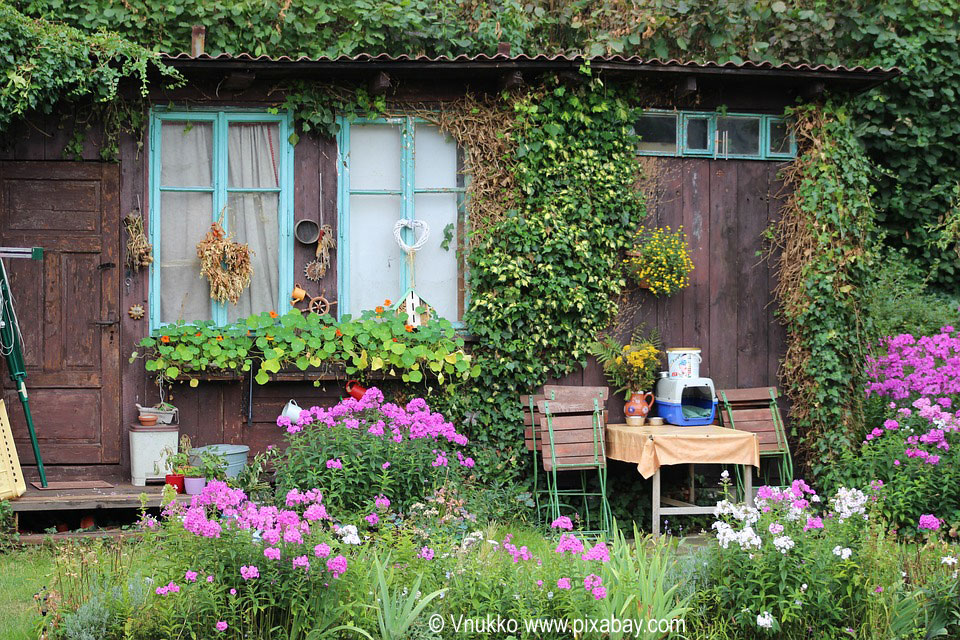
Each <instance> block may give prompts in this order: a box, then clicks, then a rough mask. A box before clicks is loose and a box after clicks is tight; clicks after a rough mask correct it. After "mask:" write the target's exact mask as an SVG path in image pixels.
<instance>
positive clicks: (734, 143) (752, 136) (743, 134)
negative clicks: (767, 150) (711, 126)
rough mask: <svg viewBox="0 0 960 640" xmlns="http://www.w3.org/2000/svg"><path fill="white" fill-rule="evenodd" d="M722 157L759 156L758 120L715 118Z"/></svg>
mask: <svg viewBox="0 0 960 640" xmlns="http://www.w3.org/2000/svg"><path fill="white" fill-rule="evenodd" d="M717 131H718V132H719V133H720V139H721V140H722V141H725V142H724V143H723V149H720V150H719V151H720V153H721V154H722V155H740V156H743V155H749V156H756V155H760V118H727V117H720V118H717Z"/></svg>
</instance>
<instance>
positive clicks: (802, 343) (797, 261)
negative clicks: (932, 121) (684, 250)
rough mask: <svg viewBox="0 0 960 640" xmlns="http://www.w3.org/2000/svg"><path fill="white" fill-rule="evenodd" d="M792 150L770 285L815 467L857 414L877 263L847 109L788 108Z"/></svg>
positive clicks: (846, 439) (793, 396)
mask: <svg viewBox="0 0 960 640" xmlns="http://www.w3.org/2000/svg"><path fill="white" fill-rule="evenodd" d="M794 115H795V116H796V119H797V123H796V127H795V131H796V136H797V143H798V146H799V153H800V157H799V158H798V159H797V161H796V162H794V164H792V165H791V166H790V168H789V170H788V171H787V172H786V176H785V178H786V182H787V185H788V186H789V187H790V188H791V189H792V192H791V193H790V196H789V199H788V201H787V203H786V204H785V205H784V206H783V209H782V212H781V218H780V220H779V221H778V222H777V223H775V225H774V227H773V228H772V240H773V244H774V246H775V247H776V248H777V249H779V251H780V255H779V257H778V259H777V267H778V279H779V282H778V283H777V288H776V294H777V298H778V300H779V302H780V309H779V314H780V317H781V319H782V321H783V322H784V325H785V327H786V331H787V337H788V345H787V352H786V355H785V356H784V360H783V365H782V366H783V370H782V378H783V381H784V386H785V387H786V391H787V394H788V395H789V397H790V401H791V404H792V407H791V412H790V418H791V426H792V429H793V430H794V432H795V434H797V435H799V439H800V443H801V446H802V448H803V449H804V450H805V451H804V453H806V455H807V462H808V464H809V467H810V469H811V470H812V472H813V473H814V474H815V475H819V474H821V473H823V472H824V471H825V470H826V469H828V468H829V467H830V466H831V465H834V464H836V459H837V456H838V455H839V453H840V452H841V451H843V450H844V449H847V448H850V447H851V446H852V445H853V442H854V438H855V437H856V433H855V432H856V430H857V429H858V428H859V426H860V425H861V424H862V422H863V417H862V411H863V407H862V398H863V395H862V393H861V389H863V385H864V383H865V377H864V372H863V363H864V360H865V357H866V345H867V342H868V340H869V338H870V337H871V336H872V333H871V330H870V318H868V317H866V316H865V314H864V313H863V310H864V308H865V307H866V305H867V301H868V297H867V296H868V294H869V293H870V292H871V288H870V283H871V282H872V280H873V272H874V269H875V267H876V263H877V258H876V256H877V251H878V246H879V245H878V234H879V232H878V229H877V226H876V220H875V218H876V214H875V211H874V207H873V204H872V201H871V196H872V195H873V187H872V183H871V177H872V171H871V166H870V163H869V161H868V160H867V158H866V156H865V155H864V153H863V149H862V147H861V146H860V143H859V141H858V140H857V138H856V137H855V135H854V131H853V126H852V124H853V123H852V122H851V120H850V115H849V113H848V111H847V110H846V109H845V108H844V107H842V106H838V105H836V104H834V103H831V104H828V105H827V106H826V107H825V108H824V109H822V110H821V109H818V108H815V107H812V106H808V107H801V108H798V109H796V110H794Z"/></svg>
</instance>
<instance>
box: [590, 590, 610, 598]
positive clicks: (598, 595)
mask: <svg viewBox="0 0 960 640" xmlns="http://www.w3.org/2000/svg"><path fill="white" fill-rule="evenodd" d="M591 593H593V599H594V600H603V599H604V598H606V597H607V588H606V587H594V588H593V591H592V592H591Z"/></svg>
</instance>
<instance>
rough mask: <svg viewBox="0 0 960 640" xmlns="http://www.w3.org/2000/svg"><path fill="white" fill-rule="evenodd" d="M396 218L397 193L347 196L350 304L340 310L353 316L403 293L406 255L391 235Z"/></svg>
mask: <svg viewBox="0 0 960 640" xmlns="http://www.w3.org/2000/svg"><path fill="white" fill-rule="evenodd" d="M399 219H400V196H363V195H359V196H351V197H350V247H349V249H348V250H349V254H348V255H349V256H350V308H349V309H341V311H342V312H343V313H351V314H353V316H354V317H356V316H357V315H359V314H360V312H361V311H364V310H366V309H374V308H376V307H377V305H381V304H383V301H384V299H385V298H389V299H390V300H392V301H394V302H396V299H397V297H398V296H400V295H402V294H403V292H404V289H402V288H401V286H402V285H401V282H400V277H401V273H402V271H401V270H402V268H403V261H404V260H405V257H404V253H403V251H401V250H400V247H398V246H397V243H396V241H395V240H394V239H393V225H394V224H395V223H396V221H397V220H399Z"/></svg>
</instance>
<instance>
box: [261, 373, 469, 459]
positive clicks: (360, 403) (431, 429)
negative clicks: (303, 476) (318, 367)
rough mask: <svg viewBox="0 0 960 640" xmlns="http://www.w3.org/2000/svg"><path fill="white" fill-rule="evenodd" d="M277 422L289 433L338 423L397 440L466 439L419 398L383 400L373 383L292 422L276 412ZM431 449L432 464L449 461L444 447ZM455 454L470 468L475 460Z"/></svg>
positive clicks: (447, 441) (459, 442)
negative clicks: (359, 394) (398, 401)
mask: <svg viewBox="0 0 960 640" xmlns="http://www.w3.org/2000/svg"><path fill="white" fill-rule="evenodd" d="M277 426H279V427H281V428H283V429H285V430H286V431H287V433H289V434H291V435H295V434H297V433H300V432H301V431H304V430H305V429H317V428H323V427H326V428H333V427H336V426H340V427H344V428H346V429H350V430H356V431H357V433H363V434H366V435H368V436H370V437H374V438H389V439H390V440H393V441H394V442H396V443H398V444H400V443H403V442H405V441H410V440H422V439H430V440H433V441H434V442H436V443H438V444H452V445H457V446H464V445H466V444H467V442H468V441H467V438H466V436H464V435H462V434H460V433H457V430H456V429H455V428H454V426H453V424H452V423H451V422H448V421H447V420H445V419H444V417H443V415H442V414H440V413H435V412H432V411H430V407H429V406H427V402H426V400H424V399H423V398H414V399H413V400H411V401H410V402H408V403H407V404H406V405H405V406H400V405H397V404H394V403H392V402H384V401H383V393H381V391H380V390H379V389H377V388H376V387H371V388H369V389H367V391H366V393H364V394H363V397H362V398H361V399H360V400H357V399H355V398H346V399H344V400H341V401H340V402H339V403H338V404H336V405H334V406H333V407H329V408H324V407H311V408H310V409H306V410H304V411H302V412H301V413H300V417H299V418H298V419H297V421H296V422H291V420H290V419H289V418H287V417H286V416H280V417H279V418H277ZM434 453H435V454H436V455H435V458H434V460H433V463H432V465H433V466H434V467H446V466H448V465H449V464H450V459H449V454H448V453H447V452H446V451H444V450H443V449H440V448H437V449H435V450H434ZM456 457H457V462H458V463H459V464H460V465H461V466H463V467H466V468H473V467H474V465H475V464H476V462H475V461H474V460H473V458H470V457H468V456H464V455H463V454H462V453H460V452H459V451H458V452H457V454H456ZM343 465H344V461H343V460H341V459H340V458H330V459H329V460H327V461H326V468H327V469H342V468H343ZM389 466H390V463H389V462H386V463H384V464H383V469H384V470H386V469H388V468H389Z"/></svg>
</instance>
